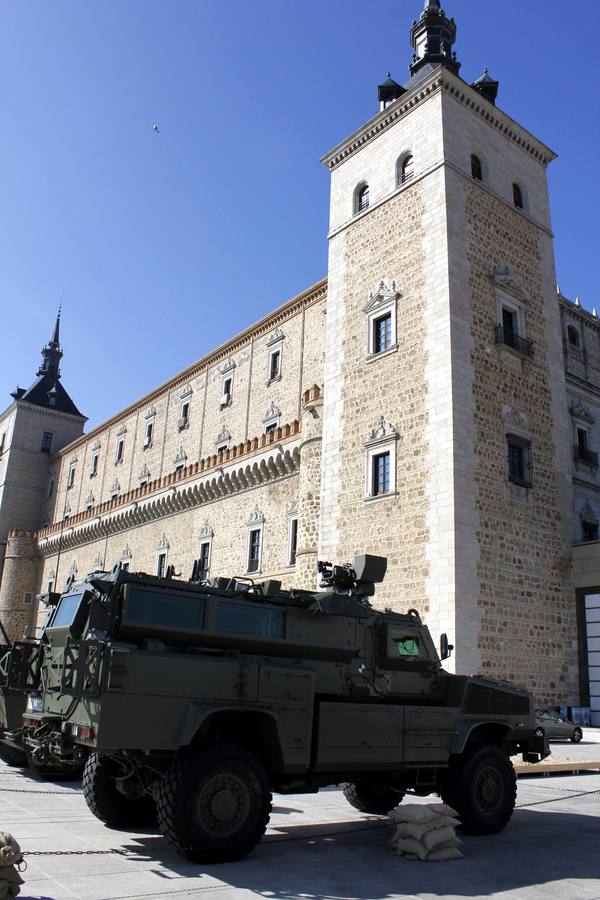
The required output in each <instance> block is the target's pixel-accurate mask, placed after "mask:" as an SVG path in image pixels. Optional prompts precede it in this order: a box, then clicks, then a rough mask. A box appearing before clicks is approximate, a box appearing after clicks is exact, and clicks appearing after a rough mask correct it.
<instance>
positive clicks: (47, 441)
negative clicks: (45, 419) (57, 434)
mask: <svg viewBox="0 0 600 900" xmlns="http://www.w3.org/2000/svg"><path fill="white" fill-rule="evenodd" d="M53 437H54V435H53V434H52V432H51V431H45V432H44V433H43V435H42V446H41V447H40V452H41V453H50V451H51V450H52V438H53Z"/></svg>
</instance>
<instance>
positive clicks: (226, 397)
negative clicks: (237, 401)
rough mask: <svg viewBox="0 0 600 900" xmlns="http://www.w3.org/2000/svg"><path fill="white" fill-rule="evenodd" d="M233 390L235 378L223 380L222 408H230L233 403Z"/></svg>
mask: <svg viewBox="0 0 600 900" xmlns="http://www.w3.org/2000/svg"><path fill="white" fill-rule="evenodd" d="M232 390H233V378H231V376H230V377H228V378H224V379H223V390H222V391H221V406H228V405H229V404H230V403H231V395H232Z"/></svg>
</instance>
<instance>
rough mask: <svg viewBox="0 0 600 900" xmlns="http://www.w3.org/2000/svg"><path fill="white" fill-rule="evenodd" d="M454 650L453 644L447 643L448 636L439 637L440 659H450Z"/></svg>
mask: <svg viewBox="0 0 600 900" xmlns="http://www.w3.org/2000/svg"><path fill="white" fill-rule="evenodd" d="M453 650H454V644H449V643H448V635H447V634H443V635H442V636H441V637H440V659H441V660H444V659H450V657H451V656H452V651H453Z"/></svg>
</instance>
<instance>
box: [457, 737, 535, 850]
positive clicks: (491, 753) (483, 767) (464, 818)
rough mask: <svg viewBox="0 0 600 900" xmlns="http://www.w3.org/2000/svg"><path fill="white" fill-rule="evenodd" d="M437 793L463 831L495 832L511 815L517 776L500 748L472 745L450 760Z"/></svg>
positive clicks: (500, 828)
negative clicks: (450, 808) (439, 790)
mask: <svg viewBox="0 0 600 900" xmlns="http://www.w3.org/2000/svg"><path fill="white" fill-rule="evenodd" d="M441 794H442V800H444V802H445V803H447V804H448V805H449V806H451V807H452V808H453V809H455V810H456V811H457V813H458V815H459V817H460V820H461V824H462V830H463V831H465V832H466V833H467V834H496V832H498V831H501V830H502V829H503V828H504V826H505V825H506V824H507V823H508V821H509V819H510V817H511V816H512V814H513V810H514V808H515V800H516V796H517V776H516V774H515V770H514V768H513V765H512V763H511V761H510V759H509V757H508V756H507V754H506V753H505V752H504V751H503V750H501V749H500V748H499V747H497V746H496V745H495V744H475V745H474V746H472V747H471V748H469V749H467V750H465V752H464V754H463V755H462V756H461V757H459V758H458V759H456V760H455V761H454V762H453V763H451V765H450V769H449V770H448V773H447V775H446V778H445V781H444V784H443V786H442V791H441Z"/></svg>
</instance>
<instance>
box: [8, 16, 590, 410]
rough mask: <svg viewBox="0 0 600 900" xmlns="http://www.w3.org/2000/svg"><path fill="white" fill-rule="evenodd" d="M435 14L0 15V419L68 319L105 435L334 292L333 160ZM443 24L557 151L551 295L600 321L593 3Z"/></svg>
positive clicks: (69, 352)
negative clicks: (292, 307) (252, 336)
mask: <svg viewBox="0 0 600 900" xmlns="http://www.w3.org/2000/svg"><path fill="white" fill-rule="evenodd" d="M421 6H422V3H421V0H401V2H400V0H377V2H374V0H328V2H327V3H326V4H325V3H323V2H322V0H303V2H301V3H300V2H295V3H294V2H290V0H288V2H282V0H254V2H250V0H195V2H192V0H102V2H100V0H96V2H92V0H54V2H52V3H48V2H43V0H37V2H30V0H19V2H18V3H15V2H8V0H1V2H0V11H1V13H2V15H1V18H0V86H1V87H0V123H1V138H0V140H1V146H2V166H1V167H0V198H1V200H0V309H1V312H2V326H1V328H0V360H1V363H0V394H1V397H0V406H4V405H8V402H9V401H10V397H9V391H11V390H13V389H14V387H15V386H16V383H17V382H18V383H19V384H20V385H22V386H28V385H29V383H30V382H31V380H32V379H33V376H34V374H35V369H36V368H37V365H38V361H39V351H40V348H41V346H42V344H43V343H44V342H45V341H46V340H47V339H48V337H49V335H50V331H51V327H52V322H53V319H54V316H55V314H56V309H57V307H58V304H59V303H60V302H61V300H62V302H63V310H64V314H63V329H62V340H63V345H64V350H65V358H64V361H63V382H64V384H65V386H66V387H67V389H68V390H69V391H70V393H71V395H72V396H73V398H74V399H75V401H76V403H77V404H78V405H79V407H80V409H81V410H82V411H83V412H84V413H85V414H87V415H88V416H89V417H90V420H91V421H90V425H91V424H95V423H98V422H99V421H101V420H102V419H104V418H106V417H108V416H109V415H111V414H112V413H113V412H115V411H117V410H118V409H119V408H121V407H122V406H124V405H126V404H127V403H129V402H131V401H133V400H135V399H136V398H137V397H138V396H140V395H141V394H143V393H145V392H146V391H148V390H150V389H151V388H152V387H154V386H155V385H157V384H158V383H160V382H161V381H163V380H164V379H166V378H168V377H169V376H170V375H172V374H175V373H176V372H177V371H178V370H179V369H181V368H182V367H184V366H185V365H188V364H189V363H191V362H192V361H194V360H195V359H197V358H199V357H200V356H202V355H203V354H204V353H206V352H207V351H209V350H210V349H211V348H212V347H214V346H216V345H218V344H219V343H221V342H222V341H224V340H226V339H227V338H228V337H230V336H233V334H235V333H236V332H238V331H240V330H241V329H243V328H244V327H246V326H247V325H249V324H250V323H251V322H253V321H255V320H256V319H258V318H260V317H261V316H262V315H264V314H265V313H267V312H268V311H269V310H271V309H273V308H274V307H276V306H278V305H280V304H281V303H283V302H285V301H286V300H287V299H289V298H290V297H292V296H293V295H294V294H296V293H298V292H299V291H301V290H302V289H304V288H305V287H307V286H308V285H310V284H312V283H314V282H315V281H318V280H319V279H320V278H322V277H323V276H324V275H325V274H326V261H327V241H326V233H327V221H328V192H329V183H328V173H327V171H326V169H325V168H324V167H323V166H321V165H320V163H319V158H320V156H321V155H322V154H323V153H324V152H326V151H327V150H329V149H330V148H331V147H333V146H334V145H335V144H336V143H337V142H338V141H339V140H340V139H341V138H343V137H344V136H346V135H347V134H349V133H350V132H351V131H353V130H354V129H355V128H356V127H358V126H359V125H361V124H363V122H365V121H366V120H367V119H368V118H370V116H371V115H372V114H373V113H374V112H375V111H376V109H377V102H376V90H377V84H378V83H379V82H380V81H382V80H384V79H385V76H386V73H387V71H388V69H391V70H392V74H393V75H394V77H396V78H397V80H401V81H404V80H405V79H406V75H407V66H408V63H409V61H410V55H411V50H410V46H409V43H408V31H409V27H410V23H411V21H412V19H413V18H414V17H416V16H417V15H418V14H419V12H420V8H421ZM446 9H447V11H448V13H449V14H450V15H453V16H454V17H455V18H456V20H457V24H458V41H457V45H456V49H457V52H458V56H459V59H460V60H461V61H462V63H463V69H462V71H461V74H462V75H463V77H464V78H465V79H466V80H467V81H469V82H470V81H472V80H474V79H475V78H477V77H478V76H479V75H480V74H481V72H482V70H483V67H484V65H487V66H488V67H489V69H490V73H491V74H492V75H493V76H494V77H496V78H498V79H499V80H500V95H499V100H498V105H499V106H500V107H501V108H502V109H504V110H505V111H506V112H507V113H508V114H509V115H511V116H513V117H514V118H515V119H517V121H519V122H521V123H522V124H523V125H524V126H525V127H527V128H529V129H530V130H531V131H532V132H533V133H534V134H535V135H536V136H537V137H539V138H540V139H541V140H543V141H544V142H546V143H547V144H549V145H550V146H551V147H552V148H553V149H554V150H555V151H556V152H558V154H559V159H558V160H557V161H556V162H555V163H553V164H552V166H551V170H550V171H551V174H550V187H551V200H552V214H553V224H554V230H555V234H556V255H557V272H558V280H559V283H560V285H561V288H562V290H563V292H564V293H566V294H567V295H568V296H572V297H574V296H575V295H579V296H580V297H581V299H582V302H583V304H584V305H585V306H586V307H588V308H590V309H591V308H592V307H593V306H594V305H598V307H599V312H600V296H598V294H597V289H596V282H597V276H596V273H595V262H596V260H595V255H596V254H597V252H598V225H599V222H598V217H599V215H598V209H599V205H600V204H599V199H600V198H599V188H598V164H597V162H598V144H599V137H600V135H599V131H600V125H599V115H598V113H599V111H600V110H599V103H598V94H597V73H596V63H595V53H596V48H595V45H594V46H592V47H591V49H589V48H587V46H586V43H585V41H586V27H585V15H586V12H587V7H585V6H583V7H581V8H580V11H579V12H578V14H577V15H574V14H573V13H571V12H570V9H571V7H569V6H568V5H565V4H564V3H563V2H559V0H546V2H545V3H544V4H543V6H542V7H541V8H540V6H539V5H538V4H535V3H523V2H522V0H503V2H502V3H501V4H498V3H497V4H490V3H486V4H482V3H481V2H475V0H448V4H447V7H446ZM592 13H594V9H593V8H592V9H591V11H590V14H592ZM595 24H596V23H595V20H594V23H593V27H594V28H595ZM154 119H156V120H157V121H158V123H159V125H160V129H161V134H160V135H159V136H157V135H155V134H153V132H152V122H153V120H154Z"/></svg>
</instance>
